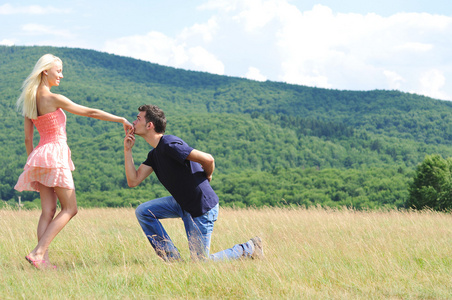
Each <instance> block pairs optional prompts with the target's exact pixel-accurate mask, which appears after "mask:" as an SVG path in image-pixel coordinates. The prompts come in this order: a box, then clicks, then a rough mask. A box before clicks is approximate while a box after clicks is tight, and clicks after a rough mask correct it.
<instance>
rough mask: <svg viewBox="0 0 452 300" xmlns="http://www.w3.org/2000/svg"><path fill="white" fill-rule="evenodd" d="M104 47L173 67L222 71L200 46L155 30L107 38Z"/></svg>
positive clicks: (211, 71) (220, 65)
mask: <svg viewBox="0 0 452 300" xmlns="http://www.w3.org/2000/svg"><path fill="white" fill-rule="evenodd" d="M185 34H187V35H190V34H188V33H187V32H186V33H185ZM103 50H104V51H106V52H110V53H115V54H119V55H124V56H129V57H134V58H138V59H142V60H147V61H150V62H153V63H158V64H161V65H166V66H172V67H176V68H184V69H189V70H196V71H204V72H209V73H214V74H219V75H223V74H224V65H223V63H222V62H221V61H220V60H218V59H217V58H216V56H215V55H213V54H212V53H210V52H209V51H207V50H206V49H204V48H203V47H201V46H192V47H190V46H188V45H187V44H186V43H185V42H184V40H183V39H176V38H170V37H168V36H166V35H164V34H163V33H160V32H155V31H153V32H149V33H148V34H147V35H134V36H128V37H123V38H119V39H115V40H110V41H107V42H106V43H105V46H104V49H103Z"/></svg>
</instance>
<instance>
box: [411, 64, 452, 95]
mask: <svg viewBox="0 0 452 300" xmlns="http://www.w3.org/2000/svg"><path fill="white" fill-rule="evenodd" d="M419 83H420V88H419V90H418V92H420V93H421V94H424V95H428V96H430V97H433V98H437V99H447V96H446V95H445V94H444V92H443V91H442V88H443V87H444V84H445V83H446V78H445V77H444V74H443V72H441V71H440V70H437V69H431V70H428V71H426V72H425V73H423V74H421V76H420V78H419ZM415 92H416V91H415ZM448 100H452V98H449V99H448Z"/></svg>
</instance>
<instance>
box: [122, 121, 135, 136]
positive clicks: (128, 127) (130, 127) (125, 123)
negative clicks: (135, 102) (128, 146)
mask: <svg viewBox="0 0 452 300" xmlns="http://www.w3.org/2000/svg"><path fill="white" fill-rule="evenodd" d="M122 125H123V126H124V132H125V133H126V134H127V133H128V132H129V131H130V130H132V131H133V125H132V123H130V122H129V121H127V119H125V118H124V120H123V122H122ZM132 133H133V132H132Z"/></svg>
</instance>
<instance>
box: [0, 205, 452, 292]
mask: <svg viewBox="0 0 452 300" xmlns="http://www.w3.org/2000/svg"><path fill="white" fill-rule="evenodd" d="M39 214H40V211H39V210H21V211H18V210H11V209H2V210H0V299H275V298H276V299H281V298H282V299H450V298H451V295H452V216H451V215H450V214H445V213H437V212H431V211H427V212H399V211H378V212H375V211H369V212H359V211H353V210H347V209H344V210H326V209H320V208H317V209H301V208H300V209H289V208H287V209H281V208H264V209H242V210H234V209H222V210H221V211H220V217H219V220H218V221H217V222H216V225H215V230H214V234H213V238H212V252H216V251H220V250H223V249H224V248H229V247H230V246H232V245H234V244H235V243H239V242H245V241H247V240H248V239H249V238H251V237H253V236H255V235H260V236H261V237H262V238H263V240H264V246H265V254H266V258H265V259H264V260H241V261H229V262H221V263H214V262H202V263H194V262H191V261H190V260H189V253H188V246H187V240H186V237H185V236H184V230H183V224H182V222H181V221H179V220H165V221H164V222H163V223H164V225H165V226H166V228H167V230H168V232H169V234H170V235H171V236H172V238H173V241H174V242H175V244H176V246H177V247H178V248H179V249H180V251H181V254H182V256H183V257H184V258H186V261H185V262H181V263H173V264H167V263H163V262H161V261H160V260H159V259H158V258H157V256H156V255H155V254H154V252H153V250H152V248H151V246H150V245H149V244H148V242H147V240H146V238H145V237H144V234H143V233H142V231H141V228H140V227H139V225H138V222H137V221H136V219H135V214H134V210H133V209H132V208H120V209H111V208H110V209H80V210H79V214H78V215H77V216H76V217H75V218H74V219H73V220H72V221H71V222H69V224H68V225H67V226H66V228H64V229H63V231H62V232H61V233H60V234H59V235H58V236H57V238H56V239H55V240H54V242H53V243H52V245H51V247H50V257H51V258H52V259H53V262H54V263H55V264H56V265H57V266H58V269H57V270H46V271H38V270H35V269H34V268H33V267H32V266H31V265H30V264H29V263H28V262H26V260H25V259H24V256H25V255H26V254H28V252H29V251H30V250H31V249H32V248H33V247H34V246H35V244H36V240H35V230H36V225H37V222H38V218H39Z"/></svg>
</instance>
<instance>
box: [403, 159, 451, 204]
mask: <svg viewBox="0 0 452 300" xmlns="http://www.w3.org/2000/svg"><path fill="white" fill-rule="evenodd" d="M407 206H408V207H411V208H415V209H423V208H431V209H434V210H447V209H451V208H452V159H451V158H449V159H447V160H446V159H443V158H442V157H441V156H440V155H438V154H433V155H428V156H426V157H425V159H424V161H423V162H422V163H421V164H420V165H419V166H418V167H417V169H416V173H415V175H414V180H413V182H412V183H411V184H410V186H409V198H408V201H407Z"/></svg>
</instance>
